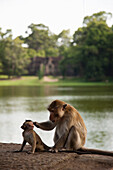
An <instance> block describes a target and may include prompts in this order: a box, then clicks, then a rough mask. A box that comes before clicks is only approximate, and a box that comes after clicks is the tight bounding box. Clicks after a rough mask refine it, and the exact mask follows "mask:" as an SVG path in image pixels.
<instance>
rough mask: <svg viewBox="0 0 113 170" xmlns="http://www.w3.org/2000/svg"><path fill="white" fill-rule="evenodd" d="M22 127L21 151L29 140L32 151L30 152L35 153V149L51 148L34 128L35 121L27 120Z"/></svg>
mask: <svg viewBox="0 0 113 170" xmlns="http://www.w3.org/2000/svg"><path fill="white" fill-rule="evenodd" d="M21 128H22V129H23V130H24V131H23V133H22V134H23V138H24V140H23V143H22V146H21V149H20V150H19V152H21V151H22V150H23V148H24V146H25V145H26V143H27V142H28V143H29V144H30V145H31V151H30V152H29V153H34V152H35V151H45V150H49V147H48V146H47V145H45V144H44V143H43V142H42V140H41V138H40V137H39V135H38V134H37V133H36V132H35V131H34V130H33V128H34V125H33V122H32V121H31V120H30V121H29V120H28V121H25V122H24V123H23V125H22V126H21Z"/></svg>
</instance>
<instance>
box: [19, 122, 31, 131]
mask: <svg viewBox="0 0 113 170" xmlns="http://www.w3.org/2000/svg"><path fill="white" fill-rule="evenodd" d="M21 128H22V129H23V130H32V129H33V128H34V125H33V122H32V120H26V121H25V122H24V123H23V125H22V126H21Z"/></svg>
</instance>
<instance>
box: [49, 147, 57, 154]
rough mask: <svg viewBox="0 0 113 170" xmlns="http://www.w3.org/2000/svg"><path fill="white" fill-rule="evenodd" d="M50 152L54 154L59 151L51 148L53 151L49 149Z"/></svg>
mask: <svg viewBox="0 0 113 170" xmlns="http://www.w3.org/2000/svg"><path fill="white" fill-rule="evenodd" d="M49 151H50V152H52V153H57V152H58V149H56V148H51V149H49Z"/></svg>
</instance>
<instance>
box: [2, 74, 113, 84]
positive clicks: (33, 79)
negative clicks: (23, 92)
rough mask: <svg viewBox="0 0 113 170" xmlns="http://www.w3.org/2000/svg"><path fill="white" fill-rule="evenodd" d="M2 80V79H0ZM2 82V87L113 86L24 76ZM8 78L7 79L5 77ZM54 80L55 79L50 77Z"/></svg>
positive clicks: (78, 80) (74, 80) (77, 80)
mask: <svg viewBox="0 0 113 170" xmlns="http://www.w3.org/2000/svg"><path fill="white" fill-rule="evenodd" d="M0 78H1V77H0ZM3 78H4V77H3V76H2V80H0V86H45V85H49V86H105V85H113V82H107V83H106V82H84V81H83V80H80V79H75V78H74V79H65V80H62V79H58V81H57V82H45V81H43V79H42V80H39V79H38V77H36V76H23V77H21V78H20V79H10V80H8V79H5V80H3ZM5 78H6V77H5ZM49 78H51V79H54V78H53V77H51V76H50V77H49Z"/></svg>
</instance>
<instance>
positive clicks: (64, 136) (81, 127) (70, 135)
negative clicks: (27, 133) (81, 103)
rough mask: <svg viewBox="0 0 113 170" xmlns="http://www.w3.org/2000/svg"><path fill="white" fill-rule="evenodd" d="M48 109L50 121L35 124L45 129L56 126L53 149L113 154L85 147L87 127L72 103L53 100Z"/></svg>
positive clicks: (112, 154)
mask: <svg viewBox="0 0 113 170" xmlns="http://www.w3.org/2000/svg"><path fill="white" fill-rule="evenodd" d="M48 110H49V112H50V117H49V119H50V121H47V122H42V123H37V122H34V125H35V126H36V127H38V128H41V129H43V130H52V129H54V127H56V130H55V135H54V143H55V145H54V146H53V148H52V149H51V151H55V152H56V151H58V150H60V151H61V152H62V151H64V152H76V153H79V154H89V153H90V154H100V155H109V156H113V153H112V152H108V151H102V150H96V149H88V148H84V144H85V142H86V136H87V129H86V126H85V123H84V121H83V119H82V117H81V115H80V113H79V112H78V111H77V110H76V109H75V108H74V107H73V106H71V105H69V104H67V103H65V102H63V101H60V100H55V101H53V102H52V103H51V104H50V105H49V107H48Z"/></svg>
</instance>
